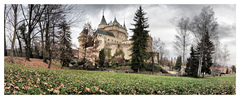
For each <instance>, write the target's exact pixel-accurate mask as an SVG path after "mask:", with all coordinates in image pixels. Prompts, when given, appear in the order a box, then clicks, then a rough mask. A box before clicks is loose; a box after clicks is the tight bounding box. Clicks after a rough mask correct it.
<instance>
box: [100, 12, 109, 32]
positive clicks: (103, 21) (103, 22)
mask: <svg viewBox="0 0 240 99" xmlns="http://www.w3.org/2000/svg"><path fill="white" fill-rule="evenodd" d="M106 25H107V22H106V20H105V17H104V13H103V16H102V20H101V22H100V24H99V25H98V29H103V28H104V27H105V26H106Z"/></svg>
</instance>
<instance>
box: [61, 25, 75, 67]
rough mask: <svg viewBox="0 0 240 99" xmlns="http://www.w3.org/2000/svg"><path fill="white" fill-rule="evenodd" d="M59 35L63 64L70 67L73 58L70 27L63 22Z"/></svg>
mask: <svg viewBox="0 0 240 99" xmlns="http://www.w3.org/2000/svg"><path fill="white" fill-rule="evenodd" d="M59 35H60V43H61V44H60V53H61V59H60V60H61V64H62V68H63V66H67V67H68V66H69V63H70V61H71V58H72V57H73V53H72V48H71V32H70V26H69V25H68V24H67V23H66V21H63V22H61V23H60V24H59Z"/></svg>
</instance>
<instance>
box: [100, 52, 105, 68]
mask: <svg viewBox="0 0 240 99" xmlns="http://www.w3.org/2000/svg"><path fill="white" fill-rule="evenodd" d="M105 57H106V55H105V51H104V49H102V50H101V51H99V65H100V67H103V66H104V61H105Z"/></svg>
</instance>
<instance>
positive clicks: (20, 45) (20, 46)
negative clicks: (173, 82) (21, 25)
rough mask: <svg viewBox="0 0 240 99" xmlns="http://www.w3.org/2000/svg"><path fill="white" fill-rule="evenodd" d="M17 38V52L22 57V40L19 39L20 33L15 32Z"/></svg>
mask: <svg viewBox="0 0 240 99" xmlns="http://www.w3.org/2000/svg"><path fill="white" fill-rule="evenodd" d="M17 39H18V43H19V54H20V57H22V42H21V40H20V35H18V34H17Z"/></svg>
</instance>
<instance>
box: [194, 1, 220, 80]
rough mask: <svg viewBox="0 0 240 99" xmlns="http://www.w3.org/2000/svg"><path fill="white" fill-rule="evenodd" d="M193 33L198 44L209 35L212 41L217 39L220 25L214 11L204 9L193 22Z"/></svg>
mask: <svg viewBox="0 0 240 99" xmlns="http://www.w3.org/2000/svg"><path fill="white" fill-rule="evenodd" d="M190 26H191V28H190V30H191V32H192V33H193V35H194V36H195V38H196V41H197V43H200V42H201V40H202V39H203V37H205V35H206V34H207V33H208V35H209V37H210V40H213V39H215V38H216V37H217V33H218V23H217V22H216V18H215V17H214V11H213V9H212V8H211V7H210V6H208V7H203V9H202V11H201V13H200V14H199V15H198V16H195V17H194V19H193V22H191V25H190ZM203 45H205V44H204V42H203V43H201V45H200V52H199V53H200V57H199V66H198V77H200V74H201V69H202V62H203V60H202V58H203V55H204V53H203V50H204V49H203V48H206V47H204V46H203Z"/></svg>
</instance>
